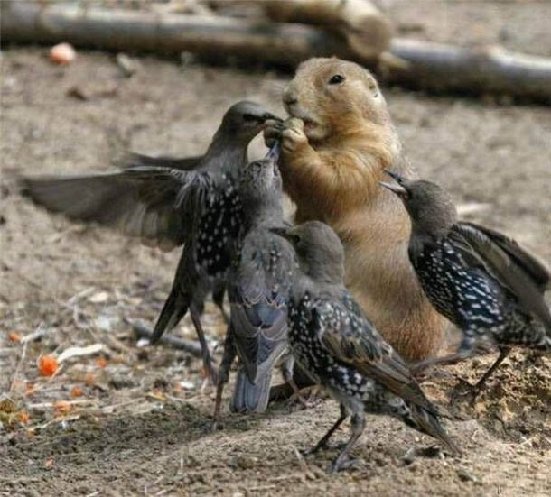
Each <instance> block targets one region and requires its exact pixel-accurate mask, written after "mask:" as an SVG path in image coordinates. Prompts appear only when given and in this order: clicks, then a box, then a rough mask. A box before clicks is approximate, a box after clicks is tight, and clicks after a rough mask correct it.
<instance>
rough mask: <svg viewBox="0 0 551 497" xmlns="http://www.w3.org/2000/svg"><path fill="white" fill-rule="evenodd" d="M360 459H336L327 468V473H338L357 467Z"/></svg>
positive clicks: (346, 457)
mask: <svg viewBox="0 0 551 497" xmlns="http://www.w3.org/2000/svg"><path fill="white" fill-rule="evenodd" d="M360 462H361V461H360V459H357V458H352V457H348V456H345V457H341V456H339V457H337V458H336V459H335V460H334V461H333V462H332V463H331V464H330V465H329V467H328V468H327V472H328V473H330V474H333V473H338V472H339V471H342V470H344V469H350V468H354V467H357V466H358V465H359V464H360Z"/></svg>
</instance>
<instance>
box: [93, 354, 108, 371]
mask: <svg viewBox="0 0 551 497" xmlns="http://www.w3.org/2000/svg"><path fill="white" fill-rule="evenodd" d="M96 365H97V366H98V368H104V367H106V366H107V359H106V358H105V357H104V356H99V357H98V358H97V359H96Z"/></svg>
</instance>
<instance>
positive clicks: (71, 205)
mask: <svg viewBox="0 0 551 497" xmlns="http://www.w3.org/2000/svg"><path fill="white" fill-rule="evenodd" d="M270 119H275V120H278V119H279V118H277V117H276V116H274V115H272V114H270V113H268V112H267V111H266V110H265V109H264V108H263V107H262V106H260V105H258V104H256V103H254V102H248V101H241V102H239V103H237V104H235V105H233V106H232V107H230V108H229V110H228V111H227V112H226V114H225V115H224V117H223V119H222V123H221V124H220V127H219V128H218V130H217V132H216V134H215V135H214V137H213V139H212V141H211V144H210V146H209V148H208V150H207V152H206V153H205V155H204V156H202V157H201V158H198V159H197V158H192V159H166V158H159V159H154V158H149V157H146V156H142V155H131V156H130V161H129V162H128V163H127V167H126V169H124V170H122V171H117V172H110V173H104V174H96V175H86V176H78V177H70V178H59V177H57V178H34V179H31V178H26V179H24V180H23V181H22V183H23V188H24V193H26V194H27V195H28V196H30V197H31V198H32V199H33V200H34V202H36V203H37V204H40V205H42V206H44V207H46V208H47V209H49V210H50V211H54V212H61V213H63V214H65V215H66V216H67V217H69V218H70V219H73V220H78V221H86V222H97V223H100V224H104V225H109V226H113V227H117V228H118V229H120V230H121V231H122V232H123V233H125V234H127V235H132V236H139V237H141V238H142V240H143V241H144V242H146V243H150V244H151V243H152V244H156V245H160V246H161V247H167V248H172V247H174V246H176V245H183V252H182V257H181V259H180V262H179V264H178V269H177V271H176V276H175V278H174V283H173V287H172V291H171V293H170V295H169V297H168V299H167V300H166V302H165V305H164V307H163V310H162V312H161V315H160V317H159V319H158V320H157V323H156V324H155V329H154V341H155V340H158V339H159V338H160V337H161V335H162V334H163V333H164V332H165V331H166V330H171V329H172V328H173V327H174V326H175V325H176V324H178V322H179V321H180V320H181V319H182V318H183V317H184V315H185V314H186V313H187V311H188V309H189V310H190V313H191V319H192V321H193V324H194V326H195V328H196V331H197V335H198V337H199V340H200V342H201V347H202V352H203V363H204V366H205V368H206V369H207V371H208V372H209V373H210V376H211V378H212V379H213V380H214V381H215V382H216V381H217V379H216V376H217V374H216V368H215V367H214V366H213V365H212V364H211V359H210V351H209V347H208V344H207V342H206V340H205V337H204V334H203V331H202V328H201V320H200V316H201V313H202V310H203V306H204V300H205V298H206V297H207V295H208V293H209V291H210V290H211V289H212V284H213V282H219V281H220V280H221V279H222V280H223V279H224V278H225V276H226V272H227V270H228V267H229V264H230V258H231V250H232V239H234V238H235V237H237V234H238V230H239V226H240V216H241V212H242V211H241V204H240V201H239V197H238V195H237V178H238V175H239V171H240V169H242V168H243V167H245V166H246V165H247V146H248V144H249V142H250V141H251V140H252V139H253V138H254V137H255V136H256V135H257V134H258V133H259V132H260V131H261V130H262V129H263V128H264V127H265V125H266V121H267V120H270Z"/></svg>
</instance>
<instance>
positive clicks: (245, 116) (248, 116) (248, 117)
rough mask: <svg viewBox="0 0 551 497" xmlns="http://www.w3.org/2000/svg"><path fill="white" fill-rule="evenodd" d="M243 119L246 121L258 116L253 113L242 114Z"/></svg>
mask: <svg viewBox="0 0 551 497" xmlns="http://www.w3.org/2000/svg"><path fill="white" fill-rule="evenodd" d="M243 120H244V121H246V122H254V121H258V117H257V116H255V115H254V114H243Z"/></svg>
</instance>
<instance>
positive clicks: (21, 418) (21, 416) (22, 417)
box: [17, 411, 31, 425]
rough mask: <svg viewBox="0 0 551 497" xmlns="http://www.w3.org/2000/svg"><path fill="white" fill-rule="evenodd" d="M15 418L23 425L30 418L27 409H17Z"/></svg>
mask: <svg viewBox="0 0 551 497" xmlns="http://www.w3.org/2000/svg"><path fill="white" fill-rule="evenodd" d="M17 418H18V419H19V422H20V423H21V424H23V425H26V424H27V423H29V422H30V420H31V417H30V416H29V413H28V412H27V411H19V412H18V413H17Z"/></svg>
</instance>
